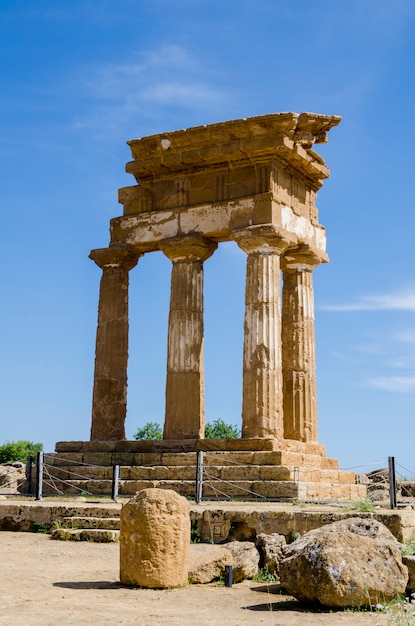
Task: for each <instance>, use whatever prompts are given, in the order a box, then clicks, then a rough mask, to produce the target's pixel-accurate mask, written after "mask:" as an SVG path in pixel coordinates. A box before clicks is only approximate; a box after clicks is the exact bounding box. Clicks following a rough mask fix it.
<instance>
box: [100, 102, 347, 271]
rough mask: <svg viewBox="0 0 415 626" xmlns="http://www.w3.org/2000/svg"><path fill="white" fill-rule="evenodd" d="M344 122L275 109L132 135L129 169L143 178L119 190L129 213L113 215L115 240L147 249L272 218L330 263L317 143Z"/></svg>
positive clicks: (228, 236)
mask: <svg viewBox="0 0 415 626" xmlns="http://www.w3.org/2000/svg"><path fill="white" fill-rule="evenodd" d="M340 119H341V118H340V117H338V116H325V115H314V114H310V113H302V114H301V115H297V114H295V113H277V114H273V115H265V116H261V117H253V118H249V119H246V120H236V121H233V122H224V123H221V124H212V125H208V126H199V127H196V128H190V129H188V130H182V131H176V132H172V133H164V134H160V135H154V136H151V137H144V138H142V139H136V140H133V141H129V142H128V144H129V146H130V148H131V152H132V155H133V158H134V160H133V161H131V162H129V163H127V167H126V170H127V172H129V173H131V174H133V175H134V177H135V178H136V180H137V183H138V184H137V185H134V186H132V187H124V188H122V189H120V190H119V202H120V203H121V204H123V205H124V212H123V213H124V216H123V217H120V218H115V219H113V220H111V241H112V242H117V243H120V242H122V243H125V244H126V245H128V246H131V247H132V248H137V249H138V250H139V251H141V252H149V251H152V250H158V249H159V242H160V241H161V240H163V239H166V238H171V237H175V236H178V235H185V234H188V233H201V234H203V235H204V236H206V237H209V238H210V239H212V240H213V241H216V242H220V241H229V240H232V239H233V233H234V231H238V230H240V229H244V228H248V227H249V226H253V225H260V224H267V225H270V224H271V225H272V226H273V227H274V228H275V229H276V230H277V231H278V232H279V233H281V234H282V235H286V236H288V239H289V241H290V243H291V244H292V245H296V244H307V245H310V246H311V247H312V248H313V249H315V250H316V251H318V252H319V253H320V254H321V256H322V260H325V232H324V228H323V227H322V226H320V225H319V224H318V217H317V208H316V205H315V200H316V193H317V191H318V189H319V188H320V187H321V185H322V183H323V180H324V179H325V178H327V177H328V176H329V170H328V168H327V167H326V165H325V164H324V161H323V159H322V158H321V157H320V156H319V155H318V154H316V153H315V152H314V151H313V150H312V149H311V146H312V145H313V144H314V143H322V142H325V141H326V140H327V132H328V131H329V130H330V129H331V128H332V127H333V126H336V125H337V124H339V122H340Z"/></svg>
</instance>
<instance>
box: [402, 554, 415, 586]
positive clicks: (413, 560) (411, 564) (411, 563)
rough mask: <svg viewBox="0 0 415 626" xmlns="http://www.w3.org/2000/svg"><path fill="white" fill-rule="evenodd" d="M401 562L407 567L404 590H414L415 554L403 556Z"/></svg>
mask: <svg viewBox="0 0 415 626" xmlns="http://www.w3.org/2000/svg"><path fill="white" fill-rule="evenodd" d="M402 562H403V564H404V565H405V566H406V567H407V568H408V582H407V585H406V591H407V592H413V591H415V556H413V555H411V556H403V557H402Z"/></svg>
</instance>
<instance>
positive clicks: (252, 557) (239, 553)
mask: <svg viewBox="0 0 415 626" xmlns="http://www.w3.org/2000/svg"><path fill="white" fill-rule="evenodd" d="M225 547H226V549H227V550H229V552H230V553H231V554H232V557H233V581H234V582H235V583H238V582H240V581H241V580H244V579H245V578H253V577H254V576H255V575H256V574H257V573H258V564H259V552H258V550H257V549H256V547H255V544H254V543H252V542H251V541H230V542H229V543H226V544H225Z"/></svg>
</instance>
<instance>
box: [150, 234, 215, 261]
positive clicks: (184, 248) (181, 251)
mask: <svg viewBox="0 0 415 626" xmlns="http://www.w3.org/2000/svg"><path fill="white" fill-rule="evenodd" d="M217 247H218V244H217V243H216V242H215V241H212V240H211V239H207V238H206V237H202V235H181V236H179V237H171V238H170V239H164V240H163V241H161V242H160V250H161V251H162V252H163V253H164V254H165V255H166V256H167V257H168V258H169V259H170V261H173V263H185V262H192V261H193V262H194V261H202V262H203V261H206V260H207V259H208V258H209V257H210V256H212V254H213V253H214V252H215V250H216V248H217Z"/></svg>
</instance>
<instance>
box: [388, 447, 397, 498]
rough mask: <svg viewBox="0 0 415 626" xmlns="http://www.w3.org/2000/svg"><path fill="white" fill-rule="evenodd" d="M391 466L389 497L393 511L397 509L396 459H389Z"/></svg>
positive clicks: (392, 457)
mask: <svg viewBox="0 0 415 626" xmlns="http://www.w3.org/2000/svg"><path fill="white" fill-rule="evenodd" d="M388 466H389V495H390V503H391V509H396V473H395V457H394V456H390V457H388Z"/></svg>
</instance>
